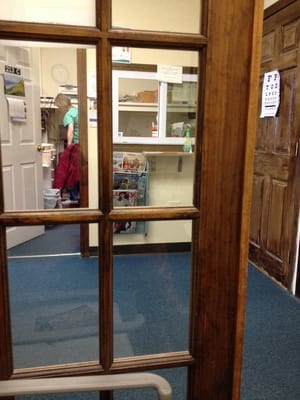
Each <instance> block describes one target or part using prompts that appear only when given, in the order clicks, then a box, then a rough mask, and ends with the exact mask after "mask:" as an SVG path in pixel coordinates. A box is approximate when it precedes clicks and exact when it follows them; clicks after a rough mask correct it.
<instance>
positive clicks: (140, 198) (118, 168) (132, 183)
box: [113, 152, 148, 235]
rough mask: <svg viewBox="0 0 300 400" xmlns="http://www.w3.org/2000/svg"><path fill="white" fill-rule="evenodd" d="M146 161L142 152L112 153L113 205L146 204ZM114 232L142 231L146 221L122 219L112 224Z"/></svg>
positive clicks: (144, 231)
mask: <svg viewBox="0 0 300 400" xmlns="http://www.w3.org/2000/svg"><path fill="white" fill-rule="evenodd" d="M147 191H148V163H147V159H146V158H145V155H144V154H143V153H131V152H114V153H113V205H114V207H130V206H144V205H146V204H147ZM113 231H114V233H116V234H118V233H122V234H123V233H127V234H128V233H144V234H145V235H147V231H146V222H135V221H125V222H124V221H122V222H115V223H114V225H113Z"/></svg>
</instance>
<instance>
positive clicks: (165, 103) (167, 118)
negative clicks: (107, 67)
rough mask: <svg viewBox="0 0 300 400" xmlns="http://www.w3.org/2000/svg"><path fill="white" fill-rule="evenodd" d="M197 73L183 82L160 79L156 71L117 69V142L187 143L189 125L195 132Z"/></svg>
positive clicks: (115, 138)
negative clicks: (169, 81) (186, 133)
mask: <svg viewBox="0 0 300 400" xmlns="http://www.w3.org/2000/svg"><path fill="white" fill-rule="evenodd" d="M196 100H197V75H193V74H183V77H182V83H166V82H161V81H158V80H157V74H156V73H155V72H141V71H127V70H114V71H113V142H114V143H129V144H130V143H132V144H159V145H163V144H174V145H181V144H183V143H184V136H185V132H186V127H187V126H190V132H191V136H192V137H193V136H195V122H196Z"/></svg>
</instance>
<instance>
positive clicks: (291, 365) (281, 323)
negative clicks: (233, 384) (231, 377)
mask: <svg viewBox="0 0 300 400" xmlns="http://www.w3.org/2000/svg"><path fill="white" fill-rule="evenodd" d="M76 229H77V230H76V232H74V231H73V233H72V230H70V232H69V233H70V234H71V238H73V239H72V240H71V244H70V245H68V244H67V243H64V244H63V245H61V244H60V243H58V241H57V230H56V229H53V230H51V229H50V236H51V235H52V238H51V237H50V239H49V241H48V245H42V244H40V246H39V249H40V250H39V251H41V249H43V250H42V251H44V253H40V254H48V253H49V243H51V246H52V245H53V246H56V247H55V248H57V247H58V246H60V245H61V247H62V252H63V253H76V252H78V251H79V249H78V237H79V228H78V227H77V228H76ZM47 236H48V235H47ZM36 240H41V238H40V239H39V238H37V239H36ZM68 246H69V247H68ZM18 247H19V246H18ZM29 247H30V246H29V245H28V244H27V246H26V244H24V245H23V248H22V249H17V248H15V249H12V252H11V255H12V256H18V255H30V250H29ZM47 250H48V252H47ZM18 252H19V253H18ZM24 253H25V254H24ZM189 263H190V256H189V254H188V253H176V254H159V255H157V256H156V255H153V254H152V255H134V256H115V257H114V282H113V284H114V351H115V356H116V357H120V356H122V357H126V356H131V355H140V354H150V353H152V352H161V351H163V352H165V351H177V350H184V349H186V348H187V341H188V337H187V333H186V332H187V330H186V329H185V327H187V326H188V319H187V318H188V315H187V310H188V304H189V296H188V292H189ZM9 282H10V295H11V314H12V326H13V341H14V361H15V367H17V368H23V367H32V366H38V365H47V364H57V363H68V362H77V361H78V362H80V361H89V360H97V358H98V352H99V347H98V314H97V313H98V308H97V302H98V271H97V259H96V258H89V259H87V258H80V257H79V256H77V255H72V256H65V257H36V258H34V259H29V258H28V259H27V258H25V259H24V258H23V259H19V258H11V259H9ZM178 327H180V328H179V329H178ZM182 327H184V328H182ZM299 332H300V304H299V301H298V300H297V299H295V298H294V297H292V296H290V295H289V294H288V293H287V292H286V291H285V290H283V289H282V288H280V287H279V286H278V285H276V284H275V283H274V282H272V281H271V280H270V279H268V278H267V277H266V276H264V275H263V274H262V273H260V272H259V271H257V270H256V269H255V268H254V267H252V266H251V265H249V275H248V289H247V305H246V327H245V341H244V357H243V371H242V372H243V373H242V387H241V400H298V399H299V398H300V396H299V393H300V352H299V348H300V346H299V345H300V333H299ZM156 372H158V373H159V374H161V375H162V376H164V377H166V378H167V379H168V380H169V381H170V382H171V383H172V386H173V387H174V400H186V398H185V387H186V386H185V382H186V369H185V368H175V369H171V370H162V371H156ZM22 398H24V399H25V398H26V399H29V398H30V396H25V397H22ZM39 398H41V399H42V398H43V399H44V398H47V399H48V400H49V398H51V399H52V398H53V399H54V398H55V399H63V400H69V399H83V398H85V399H96V398H97V394H95V393H90V394H72V395H70V396H68V395H66V394H64V395H57V396H50V397H49V396H35V397H34V398H33V399H35V400H38V399H39ZM115 398H116V399H117V400H129V399H130V400H135V399H136V400H138V399H143V400H148V399H149V400H152V399H155V398H156V396H155V395H154V393H153V392H152V391H150V390H149V391H143V392H140V391H137V392H134V391H132V392H130V395H128V394H126V393H125V392H117V393H116V395H115ZM30 399H31V398H30ZM205 400H206V399H205Z"/></svg>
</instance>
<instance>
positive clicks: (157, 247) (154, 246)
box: [89, 242, 191, 256]
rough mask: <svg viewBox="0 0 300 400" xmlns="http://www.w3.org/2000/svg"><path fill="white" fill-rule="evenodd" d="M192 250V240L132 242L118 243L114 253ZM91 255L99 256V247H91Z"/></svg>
mask: <svg viewBox="0 0 300 400" xmlns="http://www.w3.org/2000/svg"><path fill="white" fill-rule="evenodd" d="M186 251H191V243H190V242H179V243H151V244H130V245H117V246H114V247H113V254H114V255H121V254H123V255H126V254H146V253H151V254H153V253H180V252H186ZM89 255H90V256H97V255H98V249H97V247H95V246H91V247H90V248H89Z"/></svg>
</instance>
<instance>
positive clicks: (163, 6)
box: [112, 0, 201, 33]
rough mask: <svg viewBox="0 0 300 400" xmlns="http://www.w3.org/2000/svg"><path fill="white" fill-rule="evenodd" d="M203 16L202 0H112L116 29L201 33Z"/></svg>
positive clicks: (113, 23)
mask: <svg viewBox="0 0 300 400" xmlns="http://www.w3.org/2000/svg"><path fill="white" fill-rule="evenodd" d="M133 10H134V12H132V11H133ZM200 19H201V1H199V0H186V1H182V2H181V1H177V2H172V3H170V2H169V1H167V0H163V1H162V0H155V1H151V2H141V1H139V0H127V1H126V2H124V1H123V0H112V26H113V27H116V28H120V27H121V28H125V29H143V30H144V29H146V30H152V31H168V32H183V33H199V32H200Z"/></svg>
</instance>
